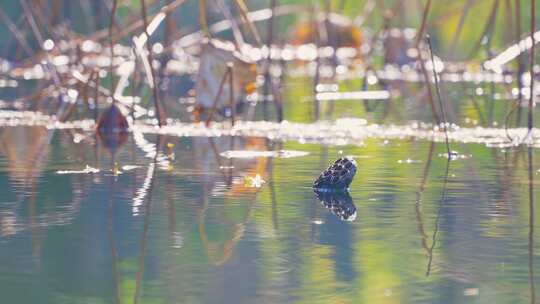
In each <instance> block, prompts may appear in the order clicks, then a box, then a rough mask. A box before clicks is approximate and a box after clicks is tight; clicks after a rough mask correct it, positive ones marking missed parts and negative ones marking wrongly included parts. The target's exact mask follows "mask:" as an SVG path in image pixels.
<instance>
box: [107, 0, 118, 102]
mask: <svg viewBox="0 0 540 304" xmlns="http://www.w3.org/2000/svg"><path fill="white" fill-rule="evenodd" d="M117 2H118V1H117V0H113V6H112V11H111V18H110V20H109V47H110V48H111V62H110V64H109V74H110V76H111V98H112V101H113V104H114V103H115V102H116V99H115V98H114V87H115V85H114V42H113V26H114V16H115V14H116V7H117Z"/></svg>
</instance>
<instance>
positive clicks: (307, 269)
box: [0, 126, 540, 303]
mask: <svg viewBox="0 0 540 304" xmlns="http://www.w3.org/2000/svg"><path fill="white" fill-rule="evenodd" d="M77 135H80V134H79V133H77V132H76V131H73V130H70V129H67V130H56V131H55V130H47V129H45V128H42V127H36V126H34V127H29V126H16V127H4V128H3V129H2V131H1V147H2V148H1V151H2V153H0V181H1V182H0V189H1V191H2V193H3V195H2V197H1V198H0V260H2V263H1V265H0V292H1V294H2V298H3V299H4V300H5V301H7V302H9V303H131V302H134V303H137V302H138V303H283V302H294V303H303V302H305V303H359V302H363V303H365V302H369V303H377V302H381V303H399V302H405V303H412V302H414V303H421V302H423V303H463V302H479V303H485V302H497V303H517V302H523V303H528V302H530V303H533V302H534V301H535V299H536V298H535V291H536V294H538V293H539V292H540V290H539V289H538V287H537V286H538V284H535V280H536V276H537V274H538V273H539V271H538V266H537V265H540V260H539V256H538V251H539V248H538V245H537V244H538V243H539V241H540V240H539V237H538V234H537V233H535V231H538V228H539V227H538V223H537V222H538V221H536V220H535V215H538V211H537V210H538V209H536V210H535V208H534V198H535V197H537V196H538V194H537V193H538V191H536V190H535V189H534V188H535V185H536V184H537V180H539V179H540V178H539V177H538V176H537V174H538V165H536V164H535V162H534V161H535V159H539V157H540V155H538V152H537V151H536V150H530V151H529V150H527V148H524V147H521V148H511V149H510V148H508V149H501V148H489V147H486V146H485V145H484V144H463V143H454V144H453V146H452V148H453V150H457V151H458V152H459V157H458V158H457V159H455V160H452V161H451V162H448V161H447V157H446V155H445V151H446V148H445V146H444V144H442V143H431V142H430V141H426V140H417V139H414V138H404V139H395V140H390V141H389V140H386V139H381V138H371V139H367V140H365V141H364V142H363V143H362V145H341V146H338V145H321V144H309V143H298V142H296V141H286V142H281V141H271V140H269V139H266V138H261V137H217V138H208V137H173V136H165V135H161V136H157V135H152V134H146V135H142V134H139V133H136V134H135V136H131V135H130V136H129V138H128V140H127V141H126V143H125V144H123V145H122V146H121V147H118V148H117V149H115V150H114V151H111V150H110V149H108V148H107V147H105V146H103V145H102V144H101V142H99V141H98V143H99V144H98V145H97V146H94V145H92V144H88V143H86V142H85V141H81V142H78V143H75V142H76V141H77V140H74V139H76V138H77ZM89 136H90V137H91V134H90V135H89ZM47 143H48V144H47ZM153 143H158V144H157V145H158V147H157V150H158V151H160V153H158V154H156V153H155V151H156V146H155V144H153ZM244 150H256V151H282V152H276V153H269V152H264V153H258V154H254V155H252V156H253V157H250V156H251V155H250V154H249V153H241V151H244ZM231 151H232V152H231ZM283 151H284V152H283ZM298 152H305V153H298ZM344 155H352V156H354V157H355V159H356V161H357V163H358V172H357V174H356V177H355V179H354V181H353V183H352V184H351V188H350V199H351V201H348V202H343V201H344V200H347V198H344V197H338V198H337V199H338V200H341V201H342V203H353V204H354V205H355V206H356V212H357V213H356V218H355V219H354V220H353V221H343V220H341V219H340V218H339V217H338V216H336V214H334V213H332V212H331V210H330V209H327V208H325V207H324V205H323V204H322V203H321V202H320V201H319V200H318V199H317V197H316V196H315V194H314V193H313V191H312V189H311V184H312V182H313V180H314V179H315V178H316V177H317V176H318V174H319V173H320V172H321V171H322V170H324V169H325V168H326V167H327V166H328V165H329V164H330V163H332V162H333V161H334V160H335V159H337V158H339V157H341V156H344ZM446 172H447V174H445V173H446ZM531 199H532V200H531ZM536 281H537V280H536Z"/></svg>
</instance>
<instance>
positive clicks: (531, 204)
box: [528, 0, 536, 303]
mask: <svg viewBox="0 0 540 304" xmlns="http://www.w3.org/2000/svg"><path fill="white" fill-rule="evenodd" d="M533 2H534V0H533ZM532 153H533V152H532V148H530V147H529V168H528V169H529V170H528V171H529V284H530V288H531V303H535V298H536V297H535V291H534V260H533V257H534V173H533V154H532Z"/></svg>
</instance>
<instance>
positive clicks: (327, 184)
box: [313, 157, 356, 192]
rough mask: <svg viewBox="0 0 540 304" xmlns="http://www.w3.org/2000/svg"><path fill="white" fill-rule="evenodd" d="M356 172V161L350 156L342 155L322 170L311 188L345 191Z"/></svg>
mask: <svg viewBox="0 0 540 304" xmlns="http://www.w3.org/2000/svg"><path fill="white" fill-rule="evenodd" d="M355 174H356V162H355V161H354V159H352V158H348V157H342V158H340V159H338V160H336V161H335V162H334V164H333V165H331V166H330V167H329V168H328V169H326V170H324V171H323V172H322V173H321V175H319V177H318V178H317V180H315V182H314V183H313V188H315V189H318V190H319V192H321V191H345V190H347V188H349V185H350V184H351V182H352V180H353V178H354V175H355Z"/></svg>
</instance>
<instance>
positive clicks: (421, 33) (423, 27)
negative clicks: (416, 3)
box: [416, 0, 431, 48]
mask: <svg viewBox="0 0 540 304" xmlns="http://www.w3.org/2000/svg"><path fill="white" fill-rule="evenodd" d="M430 8H431V0H428V2H427V3H426V6H425V7H424V13H423V14H422V24H421V25H420V29H419V30H418V33H416V35H417V36H416V48H418V46H419V45H420V42H421V41H422V37H424V31H425V30H426V23H427V17H428V14H429V10H430Z"/></svg>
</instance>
